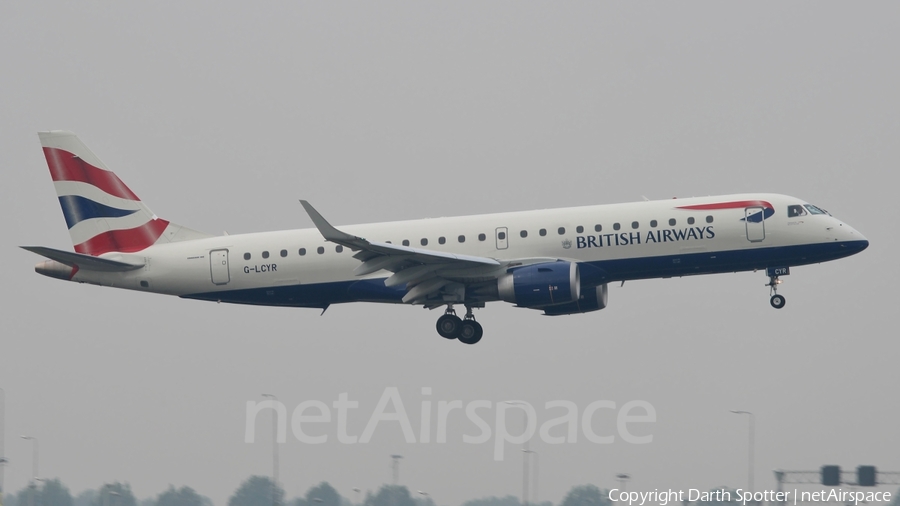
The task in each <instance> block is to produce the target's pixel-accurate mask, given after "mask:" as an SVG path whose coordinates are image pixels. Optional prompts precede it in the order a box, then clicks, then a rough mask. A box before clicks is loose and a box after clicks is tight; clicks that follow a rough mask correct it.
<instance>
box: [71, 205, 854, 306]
mask: <svg viewBox="0 0 900 506" xmlns="http://www.w3.org/2000/svg"><path fill="white" fill-rule="evenodd" d="M723 202H724V203H737V202H747V203H750V204H746V206H747V207H744V206H739V207H734V206H732V207H728V208H713V207H714V205H715V204H716V203H723ZM753 202H765V203H766V204H770V205H771V209H772V211H773V214H772V215H771V216H769V215H768V214H765V213H766V212H768V211H767V210H766V209H763V207H758V206H757V205H756V204H752V203H753ZM804 204H805V202H803V201H802V200H800V199H797V198H794V197H789V196H785V195H776V194H743V195H726V196H715V197H700V198H688V199H672V200H662V201H648V202H635V203H626V204H611V205H597V206H587V207H575V208H565V209H548V210H539V211H525V212H511V213H501V214H489V215H479V216H464V217H454V218H434V219H424V220H413V221H401V222H390V223H373V224H364V225H352V226H342V227H340V228H341V230H342V231H344V232H347V233H349V234H352V235H355V236H358V237H363V238H365V239H368V240H370V241H378V242H390V243H392V244H394V245H404V246H410V247H413V248H419V249H427V250H434V251H441V252H447V253H454V254H462V255H469V256H477V257H486V258H493V259H497V260H515V259H536V258H538V259H539V258H546V259H548V261H549V260H557V259H559V260H567V261H571V262H576V263H578V264H579V265H586V266H593V267H595V268H596V269H595V270H596V271H597V272H598V273H599V274H597V275H596V279H595V284H596V283H600V282H604V283H605V282H609V281H620V280H627V279H642V278H653V277H669V276H681V275H691V274H702V273H715V272H733V271H741V270H754V269H761V268H767V267H782V266H784V267H789V266H795V265H803V264H808V263H816V262H821V261H826V260H832V259H836V258H840V257H843V256H848V255H850V254H853V253H856V252H858V251H861V249H864V248H865V245H863V243H865V244H867V243H866V239H865V237H863V236H862V235H861V234H860V233H859V232H857V231H856V230H854V229H853V228H851V227H850V226H848V225H847V224H845V223H842V222H841V221H839V220H838V219H836V218H834V217H832V216H831V215H829V214H805V215H802V216H793V217H791V216H789V213H788V211H787V209H788V206H792V205H793V206H798V205H804ZM704 206H706V207H707V208H704ZM760 206H761V205H760ZM686 207H693V208H692V209H685V208H686ZM747 208H750V209H749V210H748V209H747ZM755 212H758V213H761V214H760V215H759V216H760V217H762V216H764V219H762V218H759V219H757V220H756V221H754V220H753V219H747V217H748V216H750V215H751V214H752V213H755ZM670 220H674V221H670ZM341 250H342V251H341ZM104 256H105V257H108V258H110V259H129V258H132V259H136V260H140V261H141V262H144V263H145V266H144V267H142V268H140V269H137V270H134V271H129V272H98V271H88V270H84V271H79V272H76V273H75V275H74V277H73V278H72V280H73V281H79V282H87V283H96V284H100V285H105V286H115V287H118V288H128V289H135V290H141V291H148V292H156V293H164V294H171V295H178V296H186V297H192V298H201V299H207V300H222V301H226V302H237V303H250V304H272V305H296V306H313V307H325V306H327V305H328V304H330V303H336V302H351V301H354V300H371V301H377V302H399V300H398V299H397V297H396V296H394V295H392V294H390V293H385V294H384V296H383V297H382V296H380V295H378V294H374V295H371V296H358V295H356V294H355V293H356V292H352V291H351V294H350V295H347V292H346V290H345V287H346V286H350V285H349V284H352V283H354V282H358V281H360V280H369V281H372V282H374V285H373V286H377V285H379V281H378V280H383V279H384V278H387V277H388V276H389V275H390V274H391V273H390V272H387V271H377V272H373V273H370V274H366V275H364V276H356V275H354V269H355V268H357V267H358V266H359V265H360V261H359V260H358V259H356V258H354V257H353V252H352V251H350V250H349V248H344V247H341V246H337V245H335V244H334V243H330V242H326V241H325V239H324V238H323V236H322V234H321V233H320V232H319V231H318V230H317V229H315V228H311V229H302V230H287V231H277V232H260V233H252V234H241V235H225V236H219V237H210V238H204V239H197V240H190V241H183V242H175V243H168V244H156V245H153V246H151V247H148V248H146V249H145V250H143V251H140V252H138V253H134V254H122V253H112V254H107V255H104ZM483 274H484V279H489V278H492V277H495V276H494V274H496V273H492V272H490V268H485V270H484V273H483ZM284 287H292V290H293V291H291V293H290V294H286V293H287V292H285V291H284V290H279V289H280V288H284ZM297 287H305V288H304V291H303V294H302V295H300V294H299V292H297V291H296V288H297ZM269 292H271V293H269ZM317 292H318V293H319V295H320V296H321V297H319V298H318V299H317V295H316V293H317ZM267 293H268V295H267ZM217 294H221V297H220V296H217ZM319 303H320V304H321V305H320V304H319Z"/></svg>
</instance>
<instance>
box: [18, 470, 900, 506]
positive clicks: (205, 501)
mask: <svg viewBox="0 0 900 506" xmlns="http://www.w3.org/2000/svg"><path fill="white" fill-rule="evenodd" d="M713 490H731V489H728V488H725V487H719V488H716V489H713ZM732 492H733V491H732ZM608 494H609V492H608V491H607V490H601V489H599V488H597V487H596V486H594V485H579V486H576V487H572V489H570V490H569V492H568V493H567V494H566V495H565V497H564V498H563V500H562V502H560V504H559V506H613V503H612V502H611V501H610V500H609V496H608ZM734 496H735V495H734V494H733V493H732V497H734ZM892 499H893V502H892V503H891V506H900V491H898V492H897V493H895V494H894V495H893V497H892ZM691 504H692V505H693V506H739V503H738V502H736V501H732V502H725V501H698V502H696V503H691ZM273 505H275V506H438V505H437V504H435V502H434V500H433V499H432V498H431V497H430V496H429V495H428V494H426V493H424V492H415V493H411V492H410V491H409V489H408V488H406V487H404V486H398V485H383V486H382V487H381V488H380V489H379V490H378V491H377V492H374V493H373V492H372V491H367V492H366V495H365V498H363V497H357V500H356V501H355V502H354V501H352V500H350V499H347V498H344V497H342V496H341V495H340V494H339V493H338V491H337V490H335V488H334V487H332V486H331V485H330V484H328V483H327V482H322V483H319V484H318V485H316V486H314V487H312V488H310V489H309V490H308V491H307V492H306V495H304V496H303V497H297V498H294V499H291V500H289V501H286V502H285V500H284V490H283V489H282V488H281V487H278V486H275V487H273V486H272V480H271V479H269V478H267V477H264V476H251V477H250V478H248V479H247V480H245V481H244V482H243V483H242V484H241V485H240V486H239V487H238V488H237V490H235V491H234V493H233V494H232V495H231V497H230V498H229V499H228V504H227V506H273ZM3 506H215V505H214V504H213V502H212V500H210V499H209V498H208V497H204V496H202V495H200V494H198V493H197V492H196V491H195V490H194V489H192V488H191V487H181V488H177V489H176V488H175V487H173V486H171V485H170V486H169V488H168V490H166V491H164V492H162V493H160V494H159V495H157V496H156V497H150V498H147V499H143V500H140V501H138V500H137V499H136V498H135V496H134V493H132V491H131V486H130V485H129V484H127V483H118V482H116V483H108V484H106V485H103V486H102V487H100V488H98V489H96V490H85V491H84V492H81V493H80V494H78V495H77V496H74V497H73V496H72V494H71V492H69V489H68V488H67V487H66V486H65V485H63V483H62V482H61V481H60V480H59V479H56V478H54V479H52V480H42V481H40V482H39V483H38V486H36V487H31V486H29V487H25V488H23V489H22V490H20V491H18V492H17V493H15V494H6V495H4V497H3ZM445 506H446V505H445ZM462 506H521V502H520V501H519V499H518V498H517V497H515V496H511V495H508V496H505V497H485V498H481V499H472V500H469V501H467V502H465V503H463V504H462ZM529 506H553V503H551V502H550V501H544V502H541V503H529ZM672 506H681V505H674V504H673V505H672Z"/></svg>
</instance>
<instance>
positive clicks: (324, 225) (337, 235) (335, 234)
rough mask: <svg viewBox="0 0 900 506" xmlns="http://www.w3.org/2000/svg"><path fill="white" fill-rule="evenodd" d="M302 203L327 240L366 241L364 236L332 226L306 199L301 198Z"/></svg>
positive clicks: (341, 242) (340, 242) (343, 242)
mask: <svg viewBox="0 0 900 506" xmlns="http://www.w3.org/2000/svg"><path fill="white" fill-rule="evenodd" d="M300 203H301V204H302V205H303V209H306V214H308V215H309V217H310V219H312V221H313V224H314V225H315V226H316V228H317V229H319V232H320V233H321V234H322V237H324V238H325V240H326V241H331V242H336V243H339V244H346V243H355V242H356V241H365V239H363V238H362V237H356V236H355V235H350V234H347V233H344V232H341V231H340V230H338V229H336V228H334V227H333V226H331V223H328V221H327V220H326V219H325V218H323V217H322V215H321V214H319V211H316V208H314V207H313V206H312V204H310V203H309V202H307V201H305V200H301V201H300Z"/></svg>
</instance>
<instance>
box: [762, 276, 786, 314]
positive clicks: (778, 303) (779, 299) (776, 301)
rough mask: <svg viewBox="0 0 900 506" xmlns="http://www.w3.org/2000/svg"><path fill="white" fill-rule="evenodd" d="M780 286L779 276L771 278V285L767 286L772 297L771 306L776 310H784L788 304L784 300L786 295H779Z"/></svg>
mask: <svg viewBox="0 0 900 506" xmlns="http://www.w3.org/2000/svg"><path fill="white" fill-rule="evenodd" d="M780 284H781V280H780V279H779V278H778V276H769V284H767V285H766V286H768V287H769V295H771V297H770V298H769V304H771V305H772V307H774V308H775V309H781V308H783V307H784V305H785V303H786V302H787V301H786V300H785V299H784V295H778V285H780Z"/></svg>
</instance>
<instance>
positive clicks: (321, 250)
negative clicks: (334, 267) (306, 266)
mask: <svg viewBox="0 0 900 506" xmlns="http://www.w3.org/2000/svg"><path fill="white" fill-rule="evenodd" d="M316 252H317V253H318V254H320V255H321V254H322V253H325V248H324V247H322V246H319V247H318V248H316Z"/></svg>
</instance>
